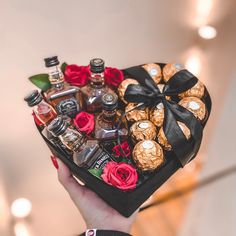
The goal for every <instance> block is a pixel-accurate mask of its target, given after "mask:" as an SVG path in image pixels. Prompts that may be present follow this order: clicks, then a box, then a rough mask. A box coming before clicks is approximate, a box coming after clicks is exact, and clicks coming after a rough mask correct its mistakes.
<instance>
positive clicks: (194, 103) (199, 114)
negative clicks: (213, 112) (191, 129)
mask: <svg viewBox="0 0 236 236" xmlns="http://www.w3.org/2000/svg"><path fill="white" fill-rule="evenodd" d="M179 105H180V106H183V107H185V108H186V109H187V110H189V111H191V112H192V113H193V114H194V116H195V117H196V118H198V119H199V120H203V119H204V117H205V116H206V106H205V104H204V103H203V102H202V101H201V100H200V99H199V98H196V97H185V98H183V99H182V100H180V101H179Z"/></svg>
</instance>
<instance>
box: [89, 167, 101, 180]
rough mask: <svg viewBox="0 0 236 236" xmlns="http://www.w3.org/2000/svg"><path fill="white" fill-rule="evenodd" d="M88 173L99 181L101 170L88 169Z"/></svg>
mask: <svg viewBox="0 0 236 236" xmlns="http://www.w3.org/2000/svg"><path fill="white" fill-rule="evenodd" d="M88 171H89V172H90V173H91V174H92V175H94V176H95V177H97V178H99V179H101V175H102V169H97V168H94V169H89V170H88Z"/></svg>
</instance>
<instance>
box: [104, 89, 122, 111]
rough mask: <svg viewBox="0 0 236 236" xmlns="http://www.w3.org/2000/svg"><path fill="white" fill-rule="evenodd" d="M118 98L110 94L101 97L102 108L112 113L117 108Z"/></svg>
mask: <svg viewBox="0 0 236 236" xmlns="http://www.w3.org/2000/svg"><path fill="white" fill-rule="evenodd" d="M117 101H118V97H117V96H116V95H115V94H112V93H106V94H104V95H103V96H102V106H103V109H104V110H106V111H112V110H114V109H116V108H117V106H118V102H117Z"/></svg>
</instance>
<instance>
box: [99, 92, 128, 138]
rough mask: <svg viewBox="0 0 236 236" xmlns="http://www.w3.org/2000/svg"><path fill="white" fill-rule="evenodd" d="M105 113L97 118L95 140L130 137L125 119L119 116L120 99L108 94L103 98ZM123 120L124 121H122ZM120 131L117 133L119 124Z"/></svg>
mask: <svg viewBox="0 0 236 236" xmlns="http://www.w3.org/2000/svg"><path fill="white" fill-rule="evenodd" d="M102 107H103V111H102V113H100V114H99V115H98V116H97V119H96V123H95V138H96V139H98V140H100V141H104V140H115V139H117V135H118V132H119V135H120V137H121V138H123V139H124V138H126V136H127V135H128V126H127V122H126V120H125V118H123V119H122V118H121V116H120V115H119V114H118V111H117V107H118V97H117V95H116V94H114V93H106V94H104V95H103V96H102ZM121 119H122V120H121ZM119 123H120V127H119V130H118V131H117V127H118V124H119Z"/></svg>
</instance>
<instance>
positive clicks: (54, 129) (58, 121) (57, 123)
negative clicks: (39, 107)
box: [48, 116, 68, 136]
mask: <svg viewBox="0 0 236 236" xmlns="http://www.w3.org/2000/svg"><path fill="white" fill-rule="evenodd" d="M67 127H68V124H67V123H66V121H64V120H63V119H62V117H61V116H58V117H56V118H55V119H53V120H52V121H51V123H50V124H49V125H48V131H49V132H51V133H52V135H54V136H59V135H61V134H63V133H64V132H65V131H66V129H67Z"/></svg>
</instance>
